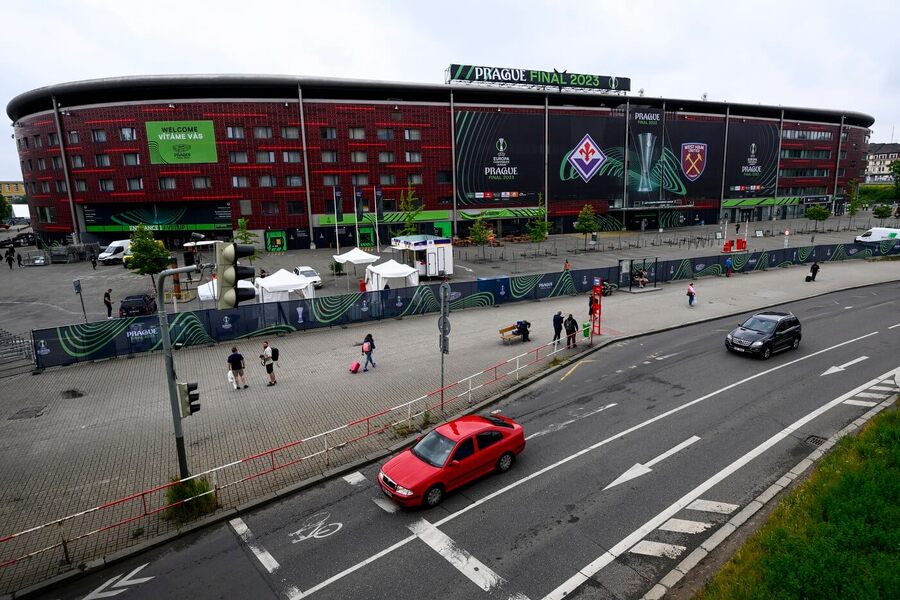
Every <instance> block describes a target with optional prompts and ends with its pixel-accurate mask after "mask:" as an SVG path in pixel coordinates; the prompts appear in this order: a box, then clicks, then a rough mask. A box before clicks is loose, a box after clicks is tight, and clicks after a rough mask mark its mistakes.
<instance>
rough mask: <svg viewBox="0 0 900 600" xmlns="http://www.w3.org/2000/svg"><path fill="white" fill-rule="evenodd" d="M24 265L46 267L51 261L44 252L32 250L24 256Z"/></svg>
mask: <svg viewBox="0 0 900 600" xmlns="http://www.w3.org/2000/svg"><path fill="white" fill-rule="evenodd" d="M22 264H24V265H25V266H26V267H44V266H46V265H49V264H50V259H49V258H47V253H46V252H44V251H43V250H31V251H29V252H26V253H25V254H24V255H23V256H22Z"/></svg>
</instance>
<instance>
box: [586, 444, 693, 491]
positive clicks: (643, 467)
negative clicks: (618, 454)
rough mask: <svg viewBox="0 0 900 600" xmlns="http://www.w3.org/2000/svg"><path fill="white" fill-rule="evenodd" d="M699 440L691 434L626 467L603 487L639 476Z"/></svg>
mask: <svg viewBox="0 0 900 600" xmlns="http://www.w3.org/2000/svg"><path fill="white" fill-rule="evenodd" d="M699 441H700V438H699V437H697V436H696V435H694V436H691V437H689V438H688V439H686V440H684V441H683V442H681V443H680V444H678V445H677V446H675V447H674V448H670V449H669V450H666V451H665V452H663V453H662V454H660V455H659V456H657V457H656V458H654V459H653V460H650V461H648V462H645V463H644V464H641V463H637V464H635V465H634V466H633V467H631V468H630V469H628V470H627V471H625V472H624V473H622V474H621V475H619V477H618V478H617V479H616V480H615V481H613V482H612V483H610V484H609V485H608V486H606V487H605V488H603V489H604V490H608V489H609V488H611V487H615V486H617V485H619V484H620V483H625V482H626V481H630V480H632V479H634V478H635V477H640V476H641V475H646V474H647V473H649V472H650V471H652V470H653V469H651V468H650V467H652V466H653V465H655V464H657V463H659V462H661V461H663V460H665V459H667V458H669V457H670V456H672V455H673V454H675V453H676V452H680V451H681V450H684V449H685V448H687V447H688V446H690V445H691V444H693V443H694V442H699Z"/></svg>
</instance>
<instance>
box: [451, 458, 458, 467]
mask: <svg viewBox="0 0 900 600" xmlns="http://www.w3.org/2000/svg"><path fill="white" fill-rule="evenodd" d="M458 464H459V461H458V460H456V459H455V458H454V459H453V460H451V461H450V466H451V467H455V466H456V465H458Z"/></svg>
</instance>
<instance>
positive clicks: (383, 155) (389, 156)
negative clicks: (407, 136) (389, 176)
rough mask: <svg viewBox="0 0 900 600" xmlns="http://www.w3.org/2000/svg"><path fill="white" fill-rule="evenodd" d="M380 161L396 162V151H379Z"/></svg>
mask: <svg viewBox="0 0 900 600" xmlns="http://www.w3.org/2000/svg"><path fill="white" fill-rule="evenodd" d="M378 162H380V163H392V162H394V153H393V152H379V153H378Z"/></svg>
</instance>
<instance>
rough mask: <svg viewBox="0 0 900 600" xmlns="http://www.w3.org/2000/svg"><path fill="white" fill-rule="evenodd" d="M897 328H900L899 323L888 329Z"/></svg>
mask: <svg viewBox="0 0 900 600" xmlns="http://www.w3.org/2000/svg"><path fill="white" fill-rule="evenodd" d="M898 327H900V323H897V324H896V325H891V326H890V327H888V329H896V328H898Z"/></svg>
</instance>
